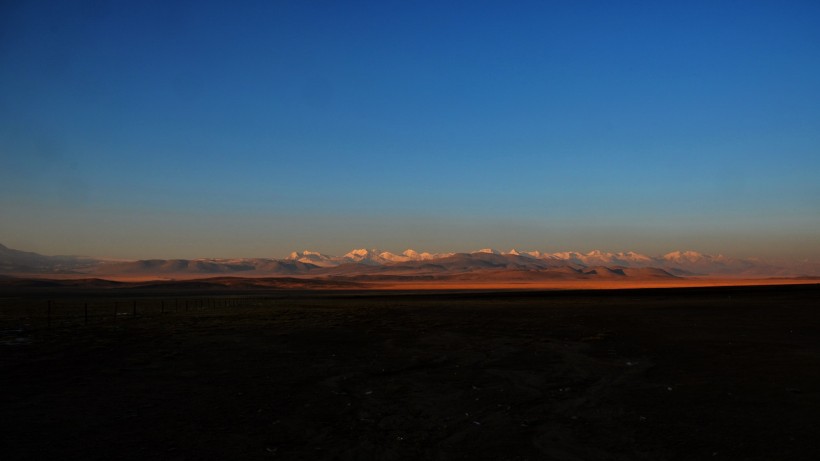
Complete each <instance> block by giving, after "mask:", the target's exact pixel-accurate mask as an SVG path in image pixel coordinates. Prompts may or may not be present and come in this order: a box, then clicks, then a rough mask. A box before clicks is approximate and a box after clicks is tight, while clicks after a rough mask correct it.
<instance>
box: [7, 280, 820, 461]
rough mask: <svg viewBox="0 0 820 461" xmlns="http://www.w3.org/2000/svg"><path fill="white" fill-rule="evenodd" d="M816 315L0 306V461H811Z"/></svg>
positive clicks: (819, 314) (548, 306)
mask: <svg viewBox="0 0 820 461" xmlns="http://www.w3.org/2000/svg"><path fill="white" fill-rule="evenodd" d="M49 299H51V300H53V307H52V319H51V326H50V327H49V326H48V324H47V318H46V317H45V314H46V307H45V306H46V303H47V300H49ZM134 301H136V302H137V304H136V307H135V305H134ZM818 301H820V286H818V285H794V286H767V287H731V288H697V289H673V288H667V289H658V290H616V291H606V290H600V291H563V292H557V291H556V292H512V293H503V292H496V293H492V292H490V293H443V292H440V293H398V292H397V293H378V292H344V293H342V292H335V293H334V292H321V293H317V292H267V293H260V292H231V293H229V292H213V291H212V292H208V293H201V292H196V291H192V292H185V293H180V292H173V291H167V292H156V291H152V292H150V293H140V292H138V291H133V292H127V291H116V292H114V291H111V290H97V291H80V292H77V291H72V290H70V289H64V290H62V291H61V290H56V291H25V292H23V291H19V290H18V291H15V290H14V289H6V290H4V291H0V396H2V405H0V434H2V443H1V444H0V457H2V459H8V460H17V459H84V460H85V459H170V460H185V459H191V460H194V459H319V460H321V459H328V460H331V459H340V460H371V459H372V460H389V459H437V460H450V459H493V460H496V459H498V460H504V459H509V460H525V459H532V460H536V459H551V460H633V459H634V460H697V459H710V460H713V459H748V460H785V459H789V460H802V459H805V460H816V459H820V445H818V444H817V428H818V427H820V307H818V306H820V302H818ZM85 303H89V306H90V307H89V311H90V314H89V318H88V319H87V320H86V318H85V317H84V313H85V310H84V308H85ZM186 304H187V305H188V308H187V309H186V308H185V307H184V306H185V305H186ZM112 306H113V307H112ZM135 311H136V315H134V312H135Z"/></svg>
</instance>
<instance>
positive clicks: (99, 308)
mask: <svg viewBox="0 0 820 461" xmlns="http://www.w3.org/2000/svg"><path fill="white" fill-rule="evenodd" d="M268 301H270V300H269V299H267V298H250V297H224V296H222V297H193V298H160V299H157V298H130V299H129V298H126V299H122V298H119V299H111V298H95V299H87V300H86V299H25V298H17V299H2V300H0V323H2V324H5V325H4V328H8V327H14V326H22V325H25V326H28V327H45V328H56V327H65V326H77V325H90V324H99V323H106V322H118V321H124V320H128V319H132V320H135V319H140V318H146V317H157V316H165V315H185V314H197V315H202V314H208V313H214V314H217V313H224V312H227V311H235V310H237V309H239V308H242V307H258V306H260V305H262V304H265V303H267V302H268Z"/></svg>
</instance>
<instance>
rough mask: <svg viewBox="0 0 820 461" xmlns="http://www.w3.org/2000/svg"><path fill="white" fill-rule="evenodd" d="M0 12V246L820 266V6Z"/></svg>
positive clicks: (271, 6) (46, 8)
mask: <svg viewBox="0 0 820 461" xmlns="http://www.w3.org/2000/svg"><path fill="white" fill-rule="evenodd" d="M127 3H128V2H110V3H109V2H105V1H93V2H4V3H3V6H0V160H1V161H2V168H0V217H1V218H0V243H4V244H6V245H8V246H11V247H15V248H23V249H29V250H35V251H40V252H44V253H48V254H54V253H62V254H65V253H72V254H89V255H98V256H112V257H128V258H141V257H196V256H203V257H224V256H274V257H278V256H283V255H285V254H287V253H288V252H289V251H291V250H293V249H304V248H310V249H315V250H320V251H323V252H327V253H332V254H338V253H344V252H346V251H347V250H349V249H350V248H353V247H381V248H386V249H390V250H393V251H401V250H403V249H405V248H408V247H412V248H416V249H420V250H431V251H447V250H455V251H468V250H472V249H477V248H481V247H488V246H491V247H500V248H509V247H513V246H515V247H520V248H525V249H541V250H547V251H558V250H565V249H573V250H582V251H588V250H591V249H594V248H600V249H608V250H636V251H642V252H646V253H649V254H658V253H664V252H667V251H671V250H675V249H688V248H692V249H695V250H700V251H704V252H715V253H717V252H721V253H725V254H730V255H736V256H761V257H771V256H775V255H780V256H785V257H789V258H794V259H805V258H808V259H814V260H816V259H820V237H818V235H820V233H818V229H820V4H818V3H817V2H789V3H788V4H785V3H784V2H716V1H710V2H702V3H699V2H657V1H654V2H532V3H527V2H520V3H518V4H517V5H508V4H504V3H506V2H504V3H502V2H458V3H455V2H454V3H449V4H447V5H442V4H441V2H386V1H380V2H351V3H348V2H305V1H294V2H258V3H253V2H237V3H242V5H238V6H237V5H233V4H231V3H229V2H224V3H221V2H190V3H187V4H185V3H183V2H131V4H130V5H129V4H127Z"/></svg>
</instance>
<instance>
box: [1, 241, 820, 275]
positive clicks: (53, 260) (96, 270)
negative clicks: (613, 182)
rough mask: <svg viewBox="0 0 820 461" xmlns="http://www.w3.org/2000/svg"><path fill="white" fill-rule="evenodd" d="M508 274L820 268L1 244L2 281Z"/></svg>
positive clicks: (535, 254) (612, 256) (496, 253)
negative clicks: (178, 253) (112, 253)
mask: <svg viewBox="0 0 820 461" xmlns="http://www.w3.org/2000/svg"><path fill="white" fill-rule="evenodd" d="M502 272H506V273H507V275H508V276H510V277H517V278H543V277H547V278H555V277H580V278H589V277H596V278H615V279H617V278H629V277H633V278H647V277H650V278H660V277H691V276H729V277H797V276H803V277H813V276H818V275H820V265H818V264H811V263H805V264H802V265H793V266H787V265H776V264H770V263H766V262H764V261H760V260H751V259H739V258H731V257H727V256H723V255H708V254H704V253H699V252H696V251H691V250H689V251H673V252H669V253H666V254H664V255H661V256H647V255H644V254H641V253H637V252H634V251H626V252H606V251H600V250H594V251H590V252H587V253H582V252H574V251H565V252H555V253H548V252H542V251H538V250H532V251H521V250H517V249H510V250H509V251H500V250H496V249H492V248H485V249H481V250H477V251H473V252H469V253H430V252H418V251H415V250H412V249H408V250H405V251H403V252H401V253H392V252H389V251H385V250H380V249H364V248H362V249H354V250H351V251H350V252H348V253H346V254H344V255H342V256H332V255H327V254H323V253H320V252H315V251H310V250H303V251H294V252H292V253H290V254H289V255H288V256H287V257H286V258H282V259H274V258H234V259H219V258H200V259H147V260H136V261H108V260H101V259H94V258H88V257H78V256H44V255H40V254H37V253H32V252H25V251H20V250H14V249H10V248H8V247H6V246H4V245H1V244H0V274H7V275H27V274H28V275H30V274H62V275H66V276H69V275H74V276H77V277H81V276H86V277H110V276H134V277H137V276H144V277H149V276H155V277H162V278H176V277H190V276H230V275H236V276H242V277H270V276H278V277H281V276H292V277H370V278H373V277H438V278H442V277H444V278H452V277H456V278H457V277H474V276H476V277H479V276H481V275H482V274H483V275H484V276H490V275H492V276H494V277H497V276H500V275H499V274H500V273H502Z"/></svg>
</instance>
